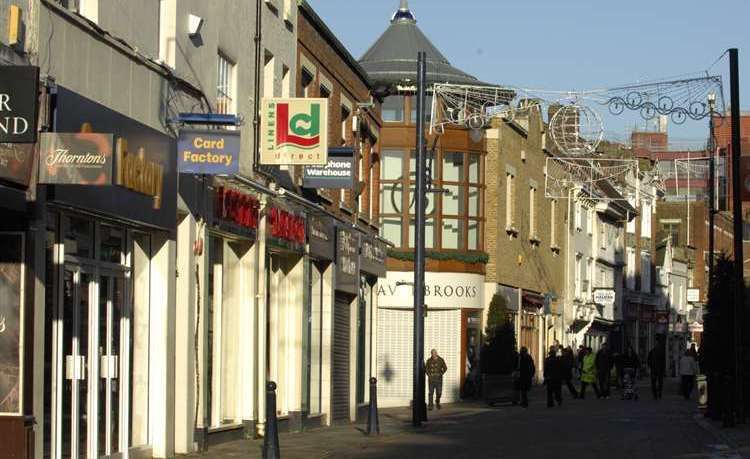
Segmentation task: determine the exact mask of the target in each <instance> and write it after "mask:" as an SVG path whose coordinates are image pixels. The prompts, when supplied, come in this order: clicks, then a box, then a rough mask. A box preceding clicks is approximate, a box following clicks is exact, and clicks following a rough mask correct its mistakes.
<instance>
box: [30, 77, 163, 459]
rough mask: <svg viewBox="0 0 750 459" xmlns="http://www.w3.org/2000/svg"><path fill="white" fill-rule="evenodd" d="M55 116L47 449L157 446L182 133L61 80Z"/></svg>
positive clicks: (48, 168) (47, 142)
mask: <svg viewBox="0 0 750 459" xmlns="http://www.w3.org/2000/svg"><path fill="white" fill-rule="evenodd" d="M57 113H58V115H57V120H56V125H55V130H56V132H55V133H49V134H45V135H44V137H43V138H42V142H41V149H40V155H39V158H40V163H39V164H40V168H39V175H40V177H39V178H40V182H41V183H46V184H48V186H47V202H48V206H47V214H46V233H45V235H46V242H47V245H46V250H45V252H44V254H45V269H44V272H45V276H44V281H45V282H44V297H45V308H44V311H45V317H44V321H43V324H44V329H39V330H35V333H37V334H39V336H44V367H43V369H44V373H43V374H44V384H43V386H42V387H43V393H39V394H37V393H35V394H34V396H35V397H37V396H38V397H40V398H41V399H43V406H44V419H43V420H41V419H40V420H39V421H38V422H40V423H42V422H43V426H42V427H41V429H39V430H40V431H42V432H43V436H44V441H43V445H44V446H43V448H44V452H43V454H44V456H45V457H82V456H89V457H93V456H109V455H116V454H126V453H133V454H134V453H135V452H142V453H143V454H149V452H150V450H151V447H152V444H153V442H155V441H156V442H162V441H164V436H163V433H164V432H166V429H168V426H169V425H170V424H171V423H172V422H174V421H173V419H172V417H173V415H172V414H171V413H172V412H173V409H174V406H173V399H172V397H173V387H172V386H173V382H174V381H173V380H172V376H171V372H170V370H169V368H170V362H171V359H172V357H173V352H174V349H173V346H172V345H170V341H169V336H170V333H169V325H168V324H169V323H170V322H171V321H172V320H173V316H172V315H173V308H172V305H173V304H174V298H175V281H174V272H175V262H174V259H175V229H176V225H175V223H176V222H175V215H176V208H175V205H176V167H175V160H174V156H175V155H174V151H175V143H174V139H172V138H171V137H169V136H167V135H165V134H163V133H161V132H159V131H156V130H154V129H151V128H149V127H147V126H144V125H142V124H140V123H138V122H136V121H134V120H132V119H130V118H127V117H125V116H123V115H120V114H119V113H116V112H114V111H112V110H109V109H107V108H105V107H103V106H101V105H99V104H97V103H95V102H93V101H91V100H89V99H86V98H84V97H82V96H80V95H78V94H76V93H74V92H72V91H69V90H67V89H65V88H62V87H60V88H58V95H57ZM39 323H42V322H41V321H40V322H39ZM170 400H172V402H170Z"/></svg>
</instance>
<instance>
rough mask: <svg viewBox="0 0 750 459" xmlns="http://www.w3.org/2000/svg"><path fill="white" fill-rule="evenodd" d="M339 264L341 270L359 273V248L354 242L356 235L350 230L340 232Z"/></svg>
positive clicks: (350, 273)
mask: <svg viewBox="0 0 750 459" xmlns="http://www.w3.org/2000/svg"><path fill="white" fill-rule="evenodd" d="M339 247H340V249H339V265H340V268H339V269H341V272H343V273H346V274H349V275H352V276H356V275H357V261H356V257H357V248H356V247H355V244H354V235H353V234H352V233H350V232H348V231H341V232H340V233H339Z"/></svg>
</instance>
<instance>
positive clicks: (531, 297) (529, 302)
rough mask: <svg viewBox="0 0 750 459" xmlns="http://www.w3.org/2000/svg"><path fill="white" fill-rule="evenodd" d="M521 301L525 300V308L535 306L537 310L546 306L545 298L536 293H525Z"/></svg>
mask: <svg viewBox="0 0 750 459" xmlns="http://www.w3.org/2000/svg"><path fill="white" fill-rule="evenodd" d="M521 299H522V300H523V305H524V306H534V307H537V308H541V307H543V306H544V297H543V296H542V295H539V294H536V293H531V292H523V294H522V295H521Z"/></svg>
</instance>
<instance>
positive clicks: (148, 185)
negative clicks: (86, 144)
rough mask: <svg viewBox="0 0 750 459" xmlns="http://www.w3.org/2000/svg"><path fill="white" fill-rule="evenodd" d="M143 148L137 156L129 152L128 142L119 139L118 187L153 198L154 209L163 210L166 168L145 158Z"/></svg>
mask: <svg viewBox="0 0 750 459" xmlns="http://www.w3.org/2000/svg"><path fill="white" fill-rule="evenodd" d="M145 154H146V153H145V151H144V150H143V148H140V149H139V150H138V153H137V154H133V153H130V152H128V141H127V140H125V139H122V138H120V139H117V181H116V183H117V185H120V186H122V187H125V188H127V189H129V190H132V191H135V192H138V193H142V194H145V195H147V196H152V197H153V198H154V209H161V201H162V193H163V188H164V166H162V165H161V164H159V163H156V162H154V161H149V160H147V159H146V158H145Z"/></svg>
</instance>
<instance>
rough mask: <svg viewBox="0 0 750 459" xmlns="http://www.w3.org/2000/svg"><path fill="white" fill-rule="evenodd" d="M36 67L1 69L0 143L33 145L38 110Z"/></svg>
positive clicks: (18, 66) (16, 66)
mask: <svg viewBox="0 0 750 459" xmlns="http://www.w3.org/2000/svg"><path fill="white" fill-rule="evenodd" d="M38 107H39V67H32V66H22V65H2V66H0V143H34V142H36V138H37V132H36V128H37V115H38V110H39V108H38Z"/></svg>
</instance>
